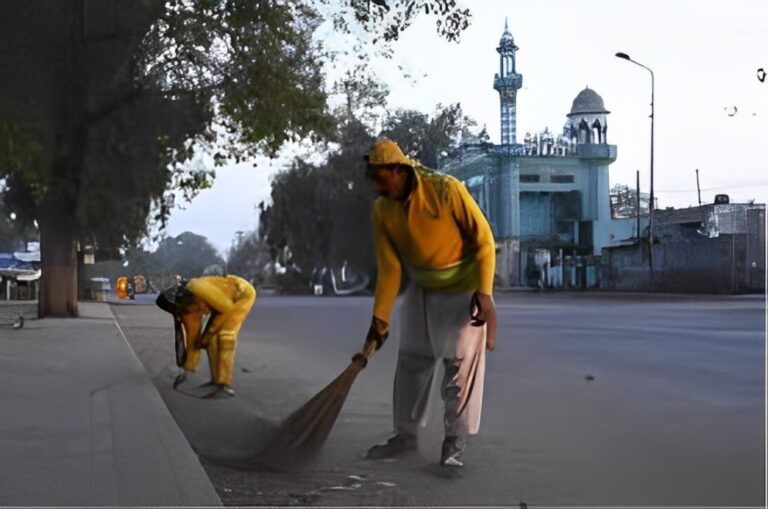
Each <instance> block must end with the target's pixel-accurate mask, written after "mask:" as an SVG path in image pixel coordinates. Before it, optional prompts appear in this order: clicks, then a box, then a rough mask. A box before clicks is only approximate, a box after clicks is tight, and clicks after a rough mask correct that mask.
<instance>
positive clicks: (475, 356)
mask: <svg viewBox="0 0 768 509" xmlns="http://www.w3.org/2000/svg"><path fill="white" fill-rule="evenodd" d="M471 297H472V293H471V292H469V293H439V292H426V291H424V290H423V289H422V288H421V287H420V286H419V285H417V284H415V283H411V284H410V286H409V287H408V288H407V289H406V291H405V292H404V294H403V295H402V297H401V298H400V302H399V307H398V309H397V314H396V318H397V320H398V325H397V328H396V330H395V332H396V333H397V335H398V338H399V341H400V349H399V354H398V359H397V371H396V372H395V387H394V420H395V423H394V424H395V430H397V431H398V432H407V433H412V434H416V433H417V429H418V427H419V426H420V425H422V421H423V419H425V417H426V414H427V409H428V408H430V407H432V406H433V405H435V404H436V403H440V402H436V401H434V400H435V399H436V398H439V399H441V400H442V405H443V423H444V427H445V435H446V436H454V437H457V439H458V443H459V445H460V446H463V445H464V444H465V443H466V439H467V437H468V435H474V434H476V433H477V432H478V430H479V428H480V411H481V408H482V403H483V380H484V377H485V337H486V336H485V334H486V327H485V326H481V327H475V326H473V325H472V324H471V323H470V317H469V306H470V301H471Z"/></svg>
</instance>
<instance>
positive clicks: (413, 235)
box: [373, 166, 496, 322]
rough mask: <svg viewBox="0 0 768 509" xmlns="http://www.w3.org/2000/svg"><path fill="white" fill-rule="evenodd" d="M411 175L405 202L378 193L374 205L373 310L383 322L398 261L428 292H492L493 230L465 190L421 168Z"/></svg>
mask: <svg viewBox="0 0 768 509" xmlns="http://www.w3.org/2000/svg"><path fill="white" fill-rule="evenodd" d="M414 176H415V181H414V188H413V190H412V192H411V194H410V196H409V197H408V199H407V200H406V201H405V202H404V203H403V202H400V201H397V200H391V199H388V198H385V197H379V198H377V199H376V201H375V202H374V204H373V229H374V238H375V242H376V263H377V266H378V271H379V274H378V281H377V284H376V298H375V301H374V307H373V314H374V315H375V316H377V317H378V318H380V319H382V320H384V321H385V322H389V321H390V316H391V314H392V307H393V305H394V302H395V298H396V297H397V292H398V290H399V288H400V275H401V261H402V263H404V264H405V265H406V266H407V267H408V270H409V274H410V275H411V277H412V278H413V279H414V280H415V281H416V283H418V284H419V286H421V287H422V288H424V289H425V290H428V291H445V292H467V291H479V292H482V293H485V294H488V295H491V293H492V291H493V274H494V270H495V264H496V248H495V243H494V240H493V233H492V232H491V228H490V226H489V225H488V221H487V220H486V219H485V216H484V215H483V212H482V211H481V210H480V207H478V205H477V204H476V203H475V201H474V199H472V196H471V195H470V194H469V191H467V188H466V187H465V186H464V184H462V183H461V182H459V181H458V180H456V179H455V178H454V177H451V176H448V175H442V174H439V173H436V172H433V171H431V170H428V169H426V168H424V167H422V166H417V167H416V168H415V169H414Z"/></svg>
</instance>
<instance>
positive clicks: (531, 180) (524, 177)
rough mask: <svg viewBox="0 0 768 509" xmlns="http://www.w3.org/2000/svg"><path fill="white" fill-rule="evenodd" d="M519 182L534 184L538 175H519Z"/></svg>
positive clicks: (537, 180) (537, 179)
mask: <svg viewBox="0 0 768 509" xmlns="http://www.w3.org/2000/svg"><path fill="white" fill-rule="evenodd" d="M520 182H521V183H522V184H535V183H536V182H539V176H538V175H520Z"/></svg>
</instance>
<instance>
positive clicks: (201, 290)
mask: <svg viewBox="0 0 768 509" xmlns="http://www.w3.org/2000/svg"><path fill="white" fill-rule="evenodd" d="M186 289H187V290H188V291H189V292H190V293H192V294H193V295H194V296H195V301H194V302H193V303H191V304H190V305H188V306H186V307H185V308H184V309H183V310H182V311H181V313H180V316H179V318H180V319H181V321H182V323H183V324H184V329H185V330H186V331H187V336H186V348H187V357H186V361H185V362H184V369H186V370H187V371H195V370H196V369H197V365H198V364H199V362H200V353H201V350H202V349H205V350H206V351H207V352H208V362H209V366H210V369H211V379H212V381H213V382H214V383H216V384H218V385H231V384H232V372H233V368H234V362H235V346H236V343H237V335H238V333H239V332H240V328H241V326H242V324H243V322H244V321H245V318H246V317H247V316H248V313H249V312H250V310H251V307H252V306H253V303H254V302H255V301H256V290H255V289H254V288H253V286H252V285H251V284H250V283H249V282H248V281H246V280H245V279H243V278H241V277H238V276H233V275H228V276H226V277H222V276H203V277H199V278H194V279H190V280H189V282H188V283H187V285H186ZM211 312H213V313H212V319H211V323H210V324H208V325H207V327H206V329H205V334H204V335H203V336H202V337H201V334H202V332H203V331H202V330H201V325H202V320H203V317H204V315H206V314H208V313H211Z"/></svg>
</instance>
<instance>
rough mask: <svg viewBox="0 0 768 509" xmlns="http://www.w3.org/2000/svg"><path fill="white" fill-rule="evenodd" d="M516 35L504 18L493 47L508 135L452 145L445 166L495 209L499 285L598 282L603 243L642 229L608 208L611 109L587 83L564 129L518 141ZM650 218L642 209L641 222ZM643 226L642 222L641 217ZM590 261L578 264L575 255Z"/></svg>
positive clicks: (490, 213) (490, 212) (488, 210)
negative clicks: (494, 141)
mask: <svg viewBox="0 0 768 509" xmlns="http://www.w3.org/2000/svg"><path fill="white" fill-rule="evenodd" d="M517 50H518V47H517V46H516V45H515V42H514V39H513V37H512V34H511V33H510V32H509V29H508V27H507V26H506V24H505V27H504V33H503V34H502V37H501V40H500V42H499V47H498V48H496V51H497V52H498V53H499V73H498V74H496V76H495V78H494V83H493V86H494V89H496V91H498V93H499V99H500V118H501V143H500V144H499V145H495V144H492V143H489V142H488V141H487V138H483V136H482V135H481V137H479V138H478V139H477V140H471V141H470V142H467V143H464V144H463V145H462V146H461V147H460V148H459V149H457V150H456V151H454V152H452V153H450V154H445V155H444V157H442V158H441V160H440V164H439V167H440V169H441V170H442V171H444V172H446V173H449V174H451V175H454V176H455V177H457V178H458V179H460V180H462V181H463V182H464V183H465V184H466V186H467V187H468V189H469V191H470V193H471V194H472V195H473V197H474V198H475V200H476V201H477V202H478V204H479V205H480V207H481V208H482V210H483V212H484V213H485V215H486V217H487V218H488V220H489V222H490V224H491V227H492V229H493V232H494V235H495V237H496V241H497V281H498V284H500V285H502V286H508V285H512V286H515V285H526V284H538V285H540V286H562V285H565V286H569V285H573V286H596V285H597V283H598V281H597V277H598V275H599V266H598V263H597V261H595V260H592V259H589V260H586V259H582V258H581V257H588V256H593V255H599V254H600V252H601V249H602V248H604V247H608V246H611V245H618V244H620V242H621V241H623V240H626V239H630V238H637V237H638V231H637V230H638V228H637V221H636V219H634V218H632V219H621V220H615V219H612V217H611V202H610V197H609V194H610V190H609V178H608V168H609V165H610V164H611V163H612V162H614V161H615V160H616V151H617V150H616V145H610V144H608V121H607V116H608V114H609V113H610V112H609V111H608V110H607V109H606V108H605V105H604V103H603V99H602V98H601V97H600V95H599V94H598V93H597V92H595V91H594V90H592V89H590V88H589V87H587V88H585V89H584V90H582V91H581V92H579V93H578V95H577V96H576V98H575V99H574V100H573V104H572V107H571V110H570V112H569V113H568V114H567V115H566V121H565V125H564V127H563V131H562V133H561V134H554V133H552V132H550V131H549V129H545V130H544V131H543V132H540V133H537V134H534V135H531V134H530V133H526V134H525V136H524V138H523V143H518V142H517V127H516V122H517V118H516V111H517V110H516V106H517V91H518V90H519V89H520V88H521V87H522V83H523V77H522V75H521V74H518V73H517V69H516V59H515V53H516V51H517ZM646 222H647V219H646V218H643V224H645V223H646ZM641 228H642V226H641ZM575 257H579V260H580V261H579V263H582V264H591V269H589V271H591V272H590V274H591V275H588V270H587V269H586V268H585V269H584V270H583V271H582V272H581V274H582V275H581V276H579V278H580V279H584V281H576V280H575V278H577V277H576V275H575V274H576V272H575V271H571V270H570V267H569V266H570V265H572V266H573V267H574V268H575V266H576V262H575V260H576V258H575Z"/></svg>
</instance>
